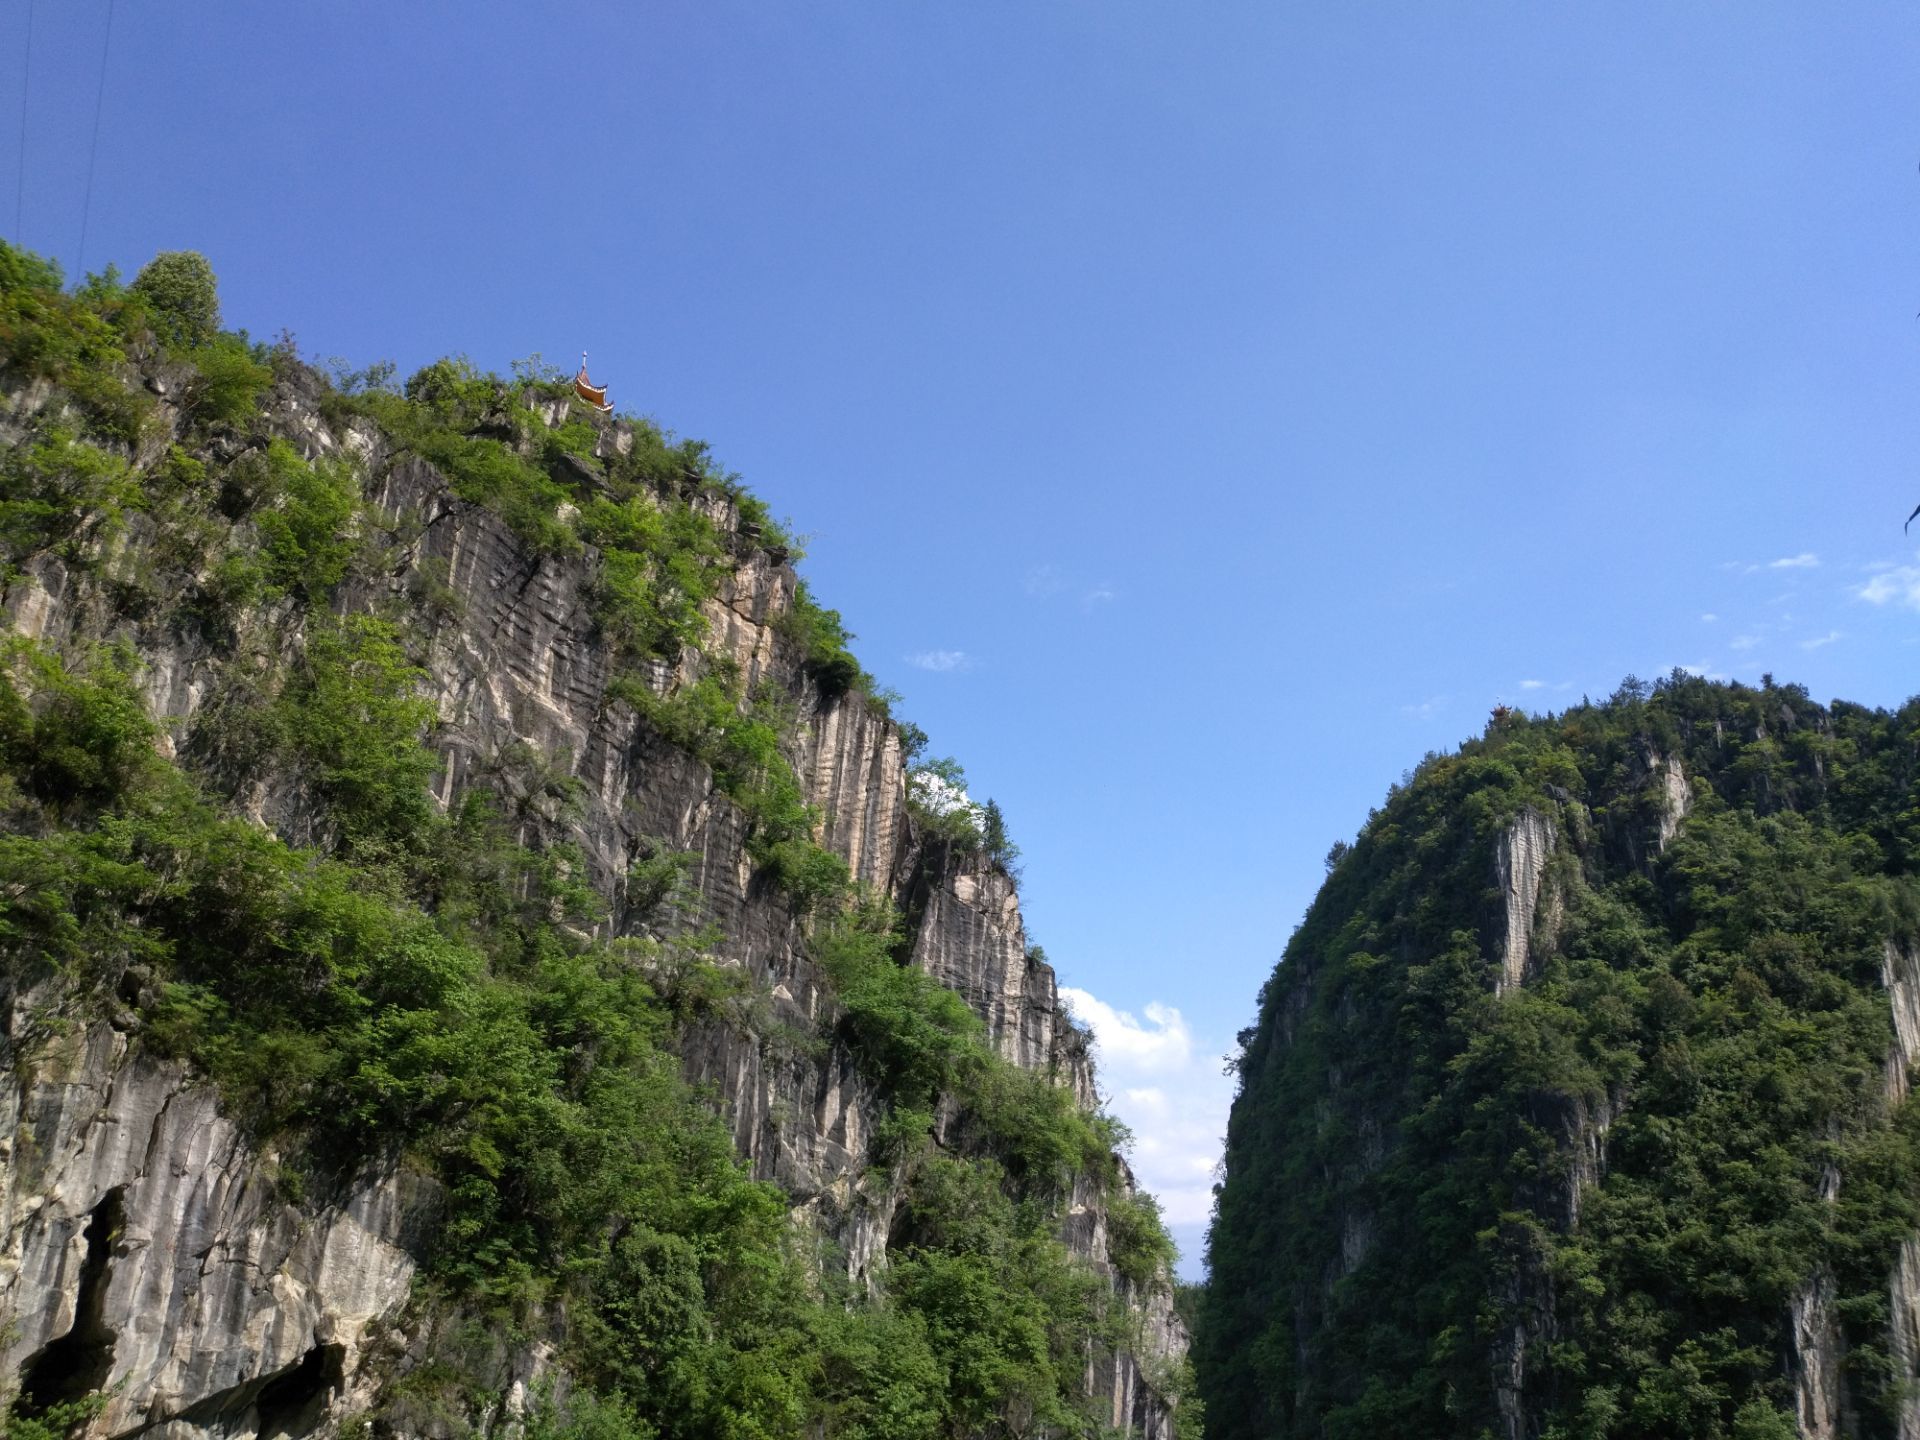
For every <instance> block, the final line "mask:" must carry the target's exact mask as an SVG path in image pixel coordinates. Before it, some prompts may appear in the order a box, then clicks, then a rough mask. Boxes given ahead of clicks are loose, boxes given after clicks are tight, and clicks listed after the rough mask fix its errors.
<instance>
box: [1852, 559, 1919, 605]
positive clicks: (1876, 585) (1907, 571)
mask: <svg viewBox="0 0 1920 1440" xmlns="http://www.w3.org/2000/svg"><path fill="white" fill-rule="evenodd" d="M1853 593H1854V596H1855V598H1856V599H1860V600H1865V601H1866V602H1867V603H1868V604H1869V605H1887V604H1894V605H1904V606H1906V607H1907V608H1908V609H1909V610H1920V565H1897V566H1895V567H1894V568H1893V569H1891V570H1883V571H1881V572H1880V573H1879V574H1878V575H1876V576H1874V577H1873V578H1872V579H1871V580H1869V581H1867V583H1866V584H1864V585H1858V586H1855V587H1854V591H1853Z"/></svg>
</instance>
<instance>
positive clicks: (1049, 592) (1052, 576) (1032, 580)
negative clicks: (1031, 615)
mask: <svg viewBox="0 0 1920 1440" xmlns="http://www.w3.org/2000/svg"><path fill="white" fill-rule="evenodd" d="M1066 588H1067V578H1066V576H1064V575H1062V574H1061V573H1060V571H1059V569H1058V568H1057V567H1055V566H1052V565H1036V566H1034V567H1033V568H1032V569H1031V570H1029V571H1027V581H1026V585H1025V589H1026V592H1027V594H1029V595H1031V596H1032V597H1033V598H1034V599H1036V600H1046V599H1049V598H1051V597H1052V596H1055V595H1058V594H1059V593H1060V592H1061V591H1062V590H1064V589H1066Z"/></svg>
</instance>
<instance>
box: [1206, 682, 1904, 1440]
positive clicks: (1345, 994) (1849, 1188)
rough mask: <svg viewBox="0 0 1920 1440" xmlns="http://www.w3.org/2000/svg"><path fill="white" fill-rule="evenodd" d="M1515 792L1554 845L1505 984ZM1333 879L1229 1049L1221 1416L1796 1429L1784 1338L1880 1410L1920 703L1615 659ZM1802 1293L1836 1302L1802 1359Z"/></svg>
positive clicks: (1899, 1139)
mask: <svg viewBox="0 0 1920 1440" xmlns="http://www.w3.org/2000/svg"><path fill="white" fill-rule="evenodd" d="M1670 761H1671V762H1676V763H1677V764H1678V765H1679V766H1680V767H1681V768H1682V769H1683V771H1684V774H1685V776H1686V777H1687V779H1688V782H1689V785H1690V789H1691V794H1692V806H1691V813H1690V814H1689V815H1688V816H1687V818H1686V819H1685V821H1684V823H1683V824H1681V825H1680V826H1679V828H1678V831H1677V833H1674V834H1672V835H1671V838H1670V840H1669V841H1668V842H1667V843H1665V844H1664V846H1663V844H1662V832H1663V824H1662V822H1663V817H1670V815H1671V810H1670V795H1671V793H1672V791H1671V790H1670V788H1669V787H1670V786H1671V785H1672V783H1673V782H1672V781H1671V779H1670V776H1669V762H1670ZM1526 810H1532V811H1534V812H1536V813H1537V814H1538V815H1539V816H1541V817H1544V818H1545V819H1547V820H1549V821H1550V822H1551V823H1552V824H1553V826H1554V829H1555V834H1556V836H1557V840H1556V843H1555V846H1554V851H1553V856H1552V858H1551V860H1550V862H1549V863H1548V866H1547V870H1546V875H1545V880H1544V884H1543V887H1542V892H1541V893H1542V897H1543V898H1542V910H1541V918H1540V919H1539V920H1538V922H1537V923H1536V925H1535V927H1534V936H1533V940H1534V951H1535V955H1534V959H1533V962H1532V965H1531V967H1530V970H1531V973H1530V975H1529V976H1528V978H1527V979H1526V982H1525V983H1524V984H1523V985H1521V986H1519V987H1517V988H1512V989H1507V990H1506V992H1505V993H1502V994H1496V993H1495V992H1496V986H1495V979H1494V977H1495V976H1496V975H1497V974H1498V973H1499V972H1500V969H1501V960H1500V955H1501V952H1502V947H1503V945H1504V941H1505V909H1504V902H1503V898H1502V892H1501V890H1500V888H1499V886H1500V881H1499V876H1498V873H1497V867H1496V863H1495V855H1496V848H1497V845H1498V842H1499V839H1500V837H1501V836H1502V835H1503V834H1505V833H1506V832H1507V830H1508V828H1509V826H1511V825H1512V824H1513V822H1514V821H1515V819H1516V817H1518V816H1520V815H1521V814H1522V812H1523V811H1526ZM1664 828H1666V829H1668V830H1670V829H1671V824H1670V819H1669V823H1668V824H1667V825H1666V826H1665V827H1664ZM1329 867H1330V868H1329V875H1328V878H1327V881H1326V884H1325V886H1324V887H1323V889H1322V891H1321V893H1320V896H1319V898H1318V899H1317V900H1316V901H1315V903H1314V905H1313V907H1312V909H1311V910H1310V912H1309V914H1308V916H1307V918H1306V920H1305V922H1304V923H1303V924H1302V925H1301V927H1300V929H1299V930H1298V931H1297V932H1296V934H1295V935H1294V937H1293V940H1292V942H1291V944H1290V945H1289V946H1288V948H1287V952H1286V955H1285V957H1284V959H1283V960H1282V962H1281V964H1280V966H1279V968H1278V969H1277V970H1276V971H1275V973H1274V975H1273V977H1272V979H1271V980H1270V981H1269V983H1268V984H1267V986H1266V989H1265V991H1264V993H1263V995H1262V999H1261V1011H1260V1017H1259V1021H1258V1024H1257V1025H1255V1026H1254V1027H1252V1028H1250V1029H1249V1030H1248V1031H1246V1032H1245V1033H1244V1034H1243V1035H1242V1037H1241V1039H1242V1044H1243V1049H1242V1052H1241V1055H1240V1058H1239V1061H1238V1068H1239V1072H1240V1077H1241V1088H1240V1094H1239V1097H1238V1099H1237V1101H1236V1103H1235V1106H1234V1111H1233V1117H1232V1122H1231V1127H1230V1130H1229V1136H1228V1148H1227V1156H1226V1179H1225V1182H1224V1185H1223V1186H1222V1188H1221V1189H1220V1191H1219V1197H1218V1208H1217V1214H1216V1219H1215V1223H1214V1227H1213V1231H1212V1235H1211V1240H1210V1259H1211V1284H1210V1286H1209V1289H1208V1291H1207V1294H1206V1296H1205V1298H1204V1301H1203V1304H1202V1306H1201V1311H1200V1334H1199V1344H1198V1367H1199V1372H1200V1377H1201V1386H1202V1393H1203V1395H1205V1397H1206V1401H1207V1407H1208V1417H1209V1422H1210V1426H1211V1428H1212V1429H1213V1430H1214V1432H1215V1433H1217V1434H1220V1435H1224V1436H1229V1437H1238V1436H1262V1437H1265V1436H1314V1437H1321V1436H1326V1437H1363V1436H1366V1437H1372V1436H1379V1435H1415V1434H1419V1435H1458V1436H1481V1435H1489V1436H1495V1435H1506V1434H1508V1433H1518V1432H1513V1431H1511V1430H1510V1428H1509V1427H1510V1426H1511V1425H1513V1424H1516V1423H1517V1424H1519V1425H1521V1426H1522V1427H1523V1428H1524V1433H1527V1434H1539V1435H1543V1436H1546V1437H1565V1440H1574V1437H1581V1440H1599V1437H1620V1440H1625V1437H1644V1440H1671V1437H1735V1440H1763V1437H1776V1436H1777V1437H1785V1436H1790V1435H1792V1434H1794V1433H1795V1429H1794V1425H1793V1421H1792V1419H1791V1416H1792V1413H1793V1408H1794V1403H1795V1383H1794V1376H1795V1374H1796V1373H1797V1369H1798V1368H1799V1367H1801V1366H1803V1365H1805V1364H1806V1363H1808V1362H1807V1360H1806V1357H1805V1355H1804V1353H1803V1352H1804V1351H1805V1350H1806V1349H1808V1348H1809V1347H1811V1348H1815V1349H1822V1348H1823V1349H1824V1350H1825V1351H1826V1353H1827V1356H1828V1358H1830V1359H1831V1360H1832V1361H1833V1363H1834V1365H1835V1366H1836V1368H1837V1370H1838V1373H1839V1379H1840V1383H1841V1384H1842V1385H1843V1386H1844V1390H1845V1397H1846V1399H1845V1403H1846V1405H1847V1407H1848V1409H1849V1412H1850V1414H1851V1416H1852V1423H1854V1424H1855V1425H1857V1427H1858V1432H1859V1433H1860V1434H1861V1435H1863V1436H1891V1435H1893V1434H1895V1433H1896V1430H1895V1422H1894V1418H1893V1417H1894V1411H1895V1407H1896V1406H1897V1405H1898V1404H1899V1402H1900V1400H1901V1399H1902V1397H1903V1395H1904V1394H1905V1393H1906V1392H1908V1391H1910V1389H1911V1385H1912V1378H1913V1377H1911V1376H1910V1375H1908V1374H1905V1373H1902V1367H1901V1366H1899V1365H1897V1364H1896V1363H1895V1358H1894V1355H1893V1352H1892V1347H1891V1343H1890V1338H1889V1320H1890V1313H1889V1303H1890V1302H1889V1277H1890V1274H1891V1272H1892V1270H1893V1268H1894V1265H1895V1260H1896V1254H1897V1251H1898V1249H1899V1247H1900V1245H1901V1243H1902V1241H1903V1240H1905V1239H1907V1238H1908V1237H1911V1236H1913V1235H1914V1234H1915V1228H1916V1225H1920V1115H1916V1113H1915V1106H1914V1105H1913V1103H1912V1102H1908V1101H1904V1100H1901V1099H1900V1098H1899V1096H1897V1095H1895V1096H1893V1097H1891V1098H1890V1095H1889V1085H1888V1080H1887V1067H1888V1065H1889V1052H1890V1050H1891V1048H1892V1046H1893V1043H1894V1032H1893V1029H1892V1024H1891V1020H1890V1014H1889V1005H1888V997H1887V992H1886V989H1885V976H1886V972H1885V969H1884V968H1883V967H1886V966H1888V965H1889V964H1890V963H1893V962H1892V959H1891V958H1890V957H1891V956H1892V955H1893V954H1894V953H1895V952H1897V951H1898V950H1900V949H1909V950H1910V949H1911V947H1912V946H1913V944H1914V942H1915V939H1916V937H1920V885H1917V884H1916V877H1917V876H1920V701H1916V702H1912V703H1909V704H1908V705H1907V706H1906V707H1904V708H1903V709H1902V710H1900V711H1899V712H1898V713H1893V714H1889V713H1885V712H1881V711H1873V710H1867V709H1863V708H1861V707H1858V706H1853V705H1846V704H1835V705H1834V706H1833V707H1832V708H1831V709H1826V708H1822V707H1820V706H1817V705H1815V704H1813V703H1811V702H1810V701H1809V699H1808V697H1807V695H1806V693H1805V692H1804V691H1803V690H1800V689H1798V688H1796V687H1791V686H1776V685H1775V684H1774V683H1773V682H1772V680H1771V678H1769V679H1768V680H1767V682H1766V684H1765V685H1764V687H1762V688H1759V689H1753V688H1748V687H1745V686H1740V685H1723V684H1713V683H1709V682H1707V681H1705V680H1701V679H1697V678H1692V677H1689V676H1687V675H1684V674H1680V673H1676V674H1675V675H1674V676H1673V677H1672V678H1671V679H1669V680H1667V681H1664V682H1662V683H1660V684H1658V685H1655V686H1647V685H1644V684H1641V683H1639V682H1634V681H1629V682H1628V683H1627V684H1625V685H1624V686H1623V687H1622V688H1621V690H1620V692H1619V693H1618V694H1616V695H1615V696H1614V697H1613V698H1612V699H1611V700H1610V701H1609V702H1608V703H1605V704H1582V705H1580V706H1578V707H1576V708H1574V709H1571V710H1569V711H1567V712H1566V713H1564V714H1562V715H1559V716H1548V717H1544V718H1532V719H1530V718H1527V717H1525V716H1519V715H1514V716H1512V717H1501V718H1499V719H1497V720H1496V721H1495V722H1494V723H1493V724H1491V725H1490V726H1489V727H1488V731H1487V733H1486V735H1485V736H1484V737H1483V738H1481V739H1479V740H1475V741H1473V742H1471V743H1469V744H1467V745H1465V746H1463V747H1462V748H1461V750H1460V751H1459V752H1458V753H1456V754H1453V755H1447V756H1430V757H1429V758H1428V760H1427V761H1426V762H1425V763H1424V764H1423V765H1421V766H1420V767H1419V769H1418V770H1417V771H1416V772H1414V773H1413V774H1412V775H1411V776H1410V777H1409V778H1408V779H1407V780H1406V781H1405V782H1404V783H1403V784H1402V785H1400V786H1398V787H1396V788H1395V790H1394V792H1393V793H1392V795H1391V796H1390V797H1389V799H1388V801H1387V803H1386V805H1385V806H1384V807H1383V808H1382V809H1380V810H1379V811H1377V812H1376V813H1375V814H1374V815H1373V816H1372V818H1371V819H1370V820H1369V822H1368V824H1367V825H1366V827H1365V828H1364V829H1363V830H1362V832H1361V834H1360V836H1359V837H1358V839H1357V841H1356V842H1355V843H1354V844H1353V845H1352V846H1351V847H1341V846H1336V847H1335V851H1334V853H1333V854H1332V855H1331V856H1329ZM1889 945H1892V946H1893V947H1895V952H1890V951H1889ZM1896 1101H1898V1103H1895V1102H1896ZM1796 1303H1798V1304H1799V1305H1800V1307H1801V1309H1802V1313H1803V1314H1812V1313H1814V1312H1815V1311H1819V1310H1820V1309H1821V1308H1822V1306H1823V1305H1824V1313H1825V1314H1826V1315H1827V1316H1828V1317H1830V1319H1829V1320H1828V1321H1827V1322H1821V1321H1819V1320H1817V1319H1816V1320H1814V1321H1810V1322H1809V1326H1810V1332H1809V1336H1807V1337H1803V1339H1802V1340H1801V1341H1800V1342H1799V1343H1798V1345H1796V1342H1795V1340H1794V1338H1793V1330H1794V1321H1793V1312H1794V1307H1795V1305H1796ZM1823 1325H1825V1326H1826V1327H1828V1328H1830V1332H1831V1333H1830V1334H1827V1335H1825V1336H1822V1334H1821V1333H1820V1332H1821V1331H1822V1329H1823Z"/></svg>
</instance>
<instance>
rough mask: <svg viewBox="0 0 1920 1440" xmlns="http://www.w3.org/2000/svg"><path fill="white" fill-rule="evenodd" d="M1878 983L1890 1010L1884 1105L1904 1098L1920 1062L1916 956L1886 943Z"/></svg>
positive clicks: (1919, 964) (1919, 962) (1918, 963)
mask: <svg viewBox="0 0 1920 1440" xmlns="http://www.w3.org/2000/svg"><path fill="white" fill-rule="evenodd" d="M1880 980H1881V983H1882V984H1884V985H1885V986H1886V987H1887V1001H1888V1004H1889V1005H1891V1007H1892V1009H1893V1044H1892V1045H1891V1046H1889V1047H1888V1049H1887V1103H1888V1104H1889V1105H1898V1104H1899V1103H1900V1102H1901V1101H1902V1100H1904V1099H1906V1098H1907V1088H1908V1080H1907V1076H1908V1073H1909V1071H1910V1069H1911V1068H1912V1066H1913V1064H1914V1062H1915V1061H1916V1060H1920V955H1916V954H1914V953H1913V951H1912V950H1910V949H1907V948H1906V947H1904V946H1900V945H1896V944H1894V943H1893V941H1891V940H1889V941H1887V943H1886V948H1885V949H1884V950H1883V951H1882V953H1881V957H1880Z"/></svg>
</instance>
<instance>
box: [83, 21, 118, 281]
mask: <svg viewBox="0 0 1920 1440" xmlns="http://www.w3.org/2000/svg"><path fill="white" fill-rule="evenodd" d="M113 7H114V0H107V34H106V38H105V39H104V40H102V41H101V42H100V84H99V87H98V88H97V89H96V90H95V91H94V94H93V144H92V146H91V147H89V149H88V150H87V198H86V200H85V202H84V203H83V204H82V205H81V207H80V258H79V259H78V260H77V261H75V262H74V270H75V271H76V272H77V273H76V274H75V276H74V278H75V279H76V280H84V279H86V277H87V221H88V220H89V219H91V218H92V215H93V162H94V161H95V160H97V159H98V158H99V157H100V112H101V111H102V110H104V109H105V108H106V102H107V52H108V51H109V50H111V49H112V48H113Z"/></svg>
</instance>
